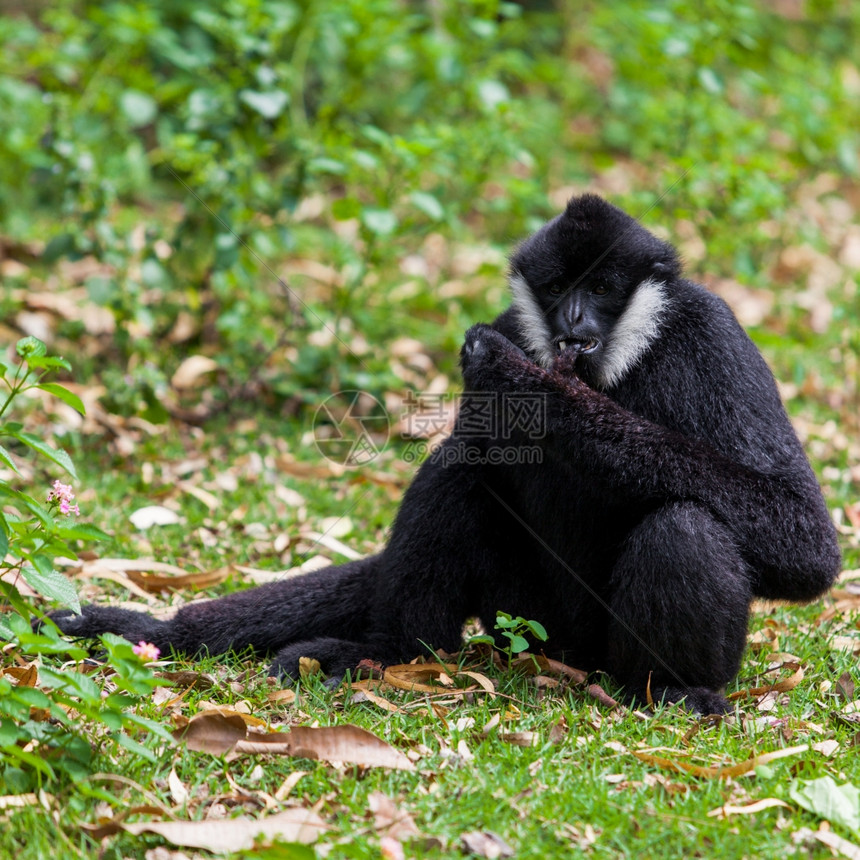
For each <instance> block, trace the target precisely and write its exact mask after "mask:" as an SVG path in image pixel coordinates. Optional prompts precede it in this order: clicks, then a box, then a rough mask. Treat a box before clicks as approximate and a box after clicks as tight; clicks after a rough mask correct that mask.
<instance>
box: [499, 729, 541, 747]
mask: <svg viewBox="0 0 860 860" xmlns="http://www.w3.org/2000/svg"><path fill="white" fill-rule="evenodd" d="M499 738H500V739H501V740H503V741H504V742H505V743H506V744H513V745H514V746H518V747H533V746H536V745H537V742H538V733H537V732H499Z"/></svg>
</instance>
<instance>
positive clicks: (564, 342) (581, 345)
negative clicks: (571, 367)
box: [555, 337, 600, 355]
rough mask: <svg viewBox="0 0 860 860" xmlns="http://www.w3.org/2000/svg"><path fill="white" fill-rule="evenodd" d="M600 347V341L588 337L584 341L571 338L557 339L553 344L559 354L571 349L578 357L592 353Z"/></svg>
mask: <svg viewBox="0 0 860 860" xmlns="http://www.w3.org/2000/svg"><path fill="white" fill-rule="evenodd" d="M599 346H600V341H599V340H598V339H597V338H595V337H589V338H586V339H585V340H583V339H581V338H580V339H577V338H573V337H567V338H559V339H558V340H556V342H555V347H556V349H557V350H558V351H559V353H562V352H564V351H565V350H568V349H572V350H574V351H575V352H577V353H578V354H579V355H587V354H588V353H589V352H594V350H596V349H597V347H599Z"/></svg>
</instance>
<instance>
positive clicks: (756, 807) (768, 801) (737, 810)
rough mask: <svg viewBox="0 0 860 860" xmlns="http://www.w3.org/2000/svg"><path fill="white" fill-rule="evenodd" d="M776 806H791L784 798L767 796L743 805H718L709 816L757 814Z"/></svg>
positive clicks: (787, 807)
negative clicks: (778, 798)
mask: <svg viewBox="0 0 860 860" xmlns="http://www.w3.org/2000/svg"><path fill="white" fill-rule="evenodd" d="M774 806H783V807H785V808H786V809H791V807H790V806H789V805H788V804H787V803H785V802H784V801H782V800H777V799H776V798H775V797H765V798H763V799H762V800H756V801H754V802H753V803H746V804H744V805H743V806H733V805H732V804H730V803H727V804H726V805H725V806H718V807H717V808H716V809H712V810H711V811H710V812H709V813H708V818H721V819H722V818H728V817H729V816H730V815H755V813H756V812H761V811H762V810H764V809H771V808H773V807H774Z"/></svg>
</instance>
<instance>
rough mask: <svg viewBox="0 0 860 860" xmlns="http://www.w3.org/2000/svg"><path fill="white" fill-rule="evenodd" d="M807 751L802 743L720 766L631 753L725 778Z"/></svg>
mask: <svg viewBox="0 0 860 860" xmlns="http://www.w3.org/2000/svg"><path fill="white" fill-rule="evenodd" d="M809 751H810V747H809V744H802V745H801V746H796V747H787V748H786V749H782V750H776V751H774V752H769V753H762V754H761V755H757V756H754V757H753V758H750V759H747V760H746V761H742V762H738V763H737V764H731V765H724V766H722V767H705V766H703V765H698V764H690V763H689V762H685V761H672V759H668V758H664V757H662V756H656V755H651V754H650V753H646V752H639V751H637V750H632V752H633V755H635V756H636V758H638V759H639V760H640V761H644V762H647V763H648V764H654V765H657V766H658V767H662V768H665V769H666V770H672V771H676V772H679V773H680V772H686V773H691V774H693V775H694V776H704V777H707V778H708V779H726V778H728V777H733V776H743V775H744V774H746V773H750V771H752V770H754V769H755V768H757V767H758V766H759V765H761V764H767V763H768V762H771V761H776V760H777V759H781V758H788V757H789V756H794V755H800V754H801V753H805V752H809Z"/></svg>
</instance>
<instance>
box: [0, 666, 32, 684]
mask: <svg viewBox="0 0 860 860" xmlns="http://www.w3.org/2000/svg"><path fill="white" fill-rule="evenodd" d="M0 674H2V675H3V677H4V678H14V679H15V683H16V684H17V685H18V686H19V687H35V686H36V684H37V683H38V682H39V670H38V669H37V668H36V664H35V663H28V664H27V665H26V666H8V667H7V668H6V669H3V671H2V672H0Z"/></svg>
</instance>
